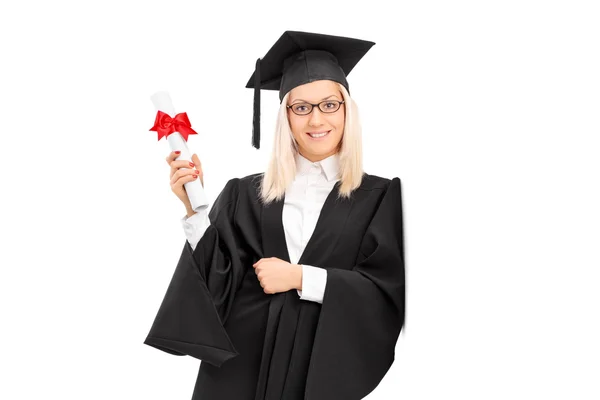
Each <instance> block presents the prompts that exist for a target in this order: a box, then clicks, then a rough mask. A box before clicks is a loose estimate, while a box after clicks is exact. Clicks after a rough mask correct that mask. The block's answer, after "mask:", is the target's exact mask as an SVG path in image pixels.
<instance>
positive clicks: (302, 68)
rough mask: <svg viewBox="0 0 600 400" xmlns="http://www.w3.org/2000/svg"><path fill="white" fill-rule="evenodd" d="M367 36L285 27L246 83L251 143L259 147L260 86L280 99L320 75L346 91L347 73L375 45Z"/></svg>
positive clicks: (347, 86) (347, 88)
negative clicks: (250, 102)
mask: <svg viewBox="0 0 600 400" xmlns="http://www.w3.org/2000/svg"><path fill="white" fill-rule="evenodd" d="M374 44H375V43H374V42H370V41H367V40H360V39H353V38H348V37H343V36H332V35H323V34H318V33H310V32H297V31H285V32H284V33H283V35H281V37H280V38H279V40H277V42H276V43H275V44H274V45H273V47H271V49H270V50H269V51H268V52H267V54H266V55H265V56H264V57H263V58H262V59H260V58H259V59H257V60H256V69H255V71H254V73H253V74H252V76H251V77H250V80H249V81H248V83H247V84H246V87H247V88H254V119H253V128H252V146H254V147H256V148H257V149H259V148H260V89H267V90H279V101H280V102H281V101H282V100H283V97H284V96H285V95H286V94H287V92H289V91H290V90H292V89H293V88H295V87H296V86H300V85H303V84H305V83H309V82H313V81H318V80H322V79H327V80H332V81H335V82H339V83H341V84H342V85H344V87H345V88H346V90H348V93H350V88H349V85H348V82H347V81H346V76H348V74H349V73H350V71H352V68H354V66H355V65H356V64H357V63H358V62H359V61H360V59H361V58H362V57H363V56H364V55H365V54H366V53H367V51H369V49H370V48H371V47H372V46H373V45H374Z"/></svg>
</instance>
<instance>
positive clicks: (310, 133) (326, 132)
mask: <svg viewBox="0 0 600 400" xmlns="http://www.w3.org/2000/svg"><path fill="white" fill-rule="evenodd" d="M329 132H331V129H330V130H328V131H315V132H306V134H307V135H308V136H310V137H311V138H313V139H320V138H323V137H325V136H327V135H328V134H329ZM322 133H325V135H324V136H321V137H313V136H312V134H322Z"/></svg>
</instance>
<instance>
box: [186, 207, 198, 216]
mask: <svg viewBox="0 0 600 400" xmlns="http://www.w3.org/2000/svg"><path fill="white" fill-rule="evenodd" d="M185 212H186V216H187V218H189V217H191V216H192V215H194V214H196V211H194V210H192V207H189V208H188V207H186V208H185Z"/></svg>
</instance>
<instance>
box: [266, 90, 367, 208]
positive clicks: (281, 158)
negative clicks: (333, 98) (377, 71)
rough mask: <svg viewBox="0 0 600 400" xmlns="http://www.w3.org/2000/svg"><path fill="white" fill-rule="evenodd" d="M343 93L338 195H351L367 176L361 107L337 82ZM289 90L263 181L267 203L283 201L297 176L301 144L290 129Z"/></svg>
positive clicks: (280, 114) (281, 109) (284, 100)
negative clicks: (288, 112) (299, 145)
mask: <svg viewBox="0 0 600 400" xmlns="http://www.w3.org/2000/svg"><path fill="white" fill-rule="evenodd" d="M336 84H337V86H338V88H339V90H340V91H341V92H342V97H343V99H344V104H345V106H346V115H345V119H344V132H343V135H342V138H341V140H340V143H339V145H338V148H337V153H338V155H339V164H340V181H341V182H340V186H339V190H338V199H339V198H342V197H343V198H349V197H350V195H351V193H352V191H353V190H355V189H356V188H358V187H359V186H360V184H361V182H362V178H363V175H364V171H363V167H362V128H361V125H360V117H359V114H358V107H357V105H356V103H355V102H354V100H353V99H352V98H351V97H350V94H349V93H348V91H347V90H346V88H345V87H344V86H343V85H341V84H339V83H337V82H336ZM289 95H290V92H288V93H286V95H285V97H284V98H283V100H282V101H281V107H280V108H279V114H278V117H277V124H276V126H275V138H274V140H273V151H272V153H271V158H270V160H269V164H268V166H267V169H266V171H265V173H264V174H263V175H262V180H261V182H260V199H261V200H262V202H263V203H264V204H268V203H270V202H271V201H273V200H281V199H282V198H283V195H284V194H285V191H286V189H287V187H288V186H289V185H290V184H291V183H292V182H293V181H294V179H295V178H296V159H295V157H296V154H298V144H297V143H296V140H295V139H294V135H293V133H292V130H291V128H290V123H289V120H288V114H287V108H286V105H287V100H288V97H289Z"/></svg>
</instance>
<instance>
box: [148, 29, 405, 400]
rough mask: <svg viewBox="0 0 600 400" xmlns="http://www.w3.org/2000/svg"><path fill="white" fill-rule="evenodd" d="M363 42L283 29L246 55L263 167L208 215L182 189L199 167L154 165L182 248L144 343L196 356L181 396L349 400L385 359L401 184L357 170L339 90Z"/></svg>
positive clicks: (399, 264) (396, 321) (356, 131)
mask: <svg viewBox="0 0 600 400" xmlns="http://www.w3.org/2000/svg"><path fill="white" fill-rule="evenodd" d="M373 44H374V43H372V42H367V41H361V40H358V39H350V38H344V37H337V36H329V35H318V34H313V33H305V32H290V31H287V32H285V33H284V34H283V36H282V37H281V38H280V39H279V41H278V42H277V43H276V44H275V45H274V46H273V47H272V48H271V50H269V52H268V53H267V55H265V57H264V58H263V59H262V60H260V59H259V61H258V62H257V68H256V71H255V73H254V75H253V77H251V79H250V82H249V83H248V86H247V87H254V88H255V93H257V92H259V89H260V88H263V89H278V90H279V96H280V100H281V108H280V112H279V118H278V124H277V131H276V135H275V143H274V149H273V154H272V158H271V160H270V163H269V166H268V169H267V171H266V172H265V173H258V174H252V175H248V176H246V177H244V178H233V179H231V180H229V182H227V184H226V185H225V188H224V189H223V191H222V192H221V193H220V194H219V196H218V197H217V199H216V200H215V203H214V205H213V207H212V208H211V210H210V213H209V214H208V219H207V218H206V217H207V216H206V214H205V213H198V214H195V213H194V212H193V211H192V210H191V206H190V204H189V200H188V199H187V196H186V194H185V190H184V188H183V184H184V183H186V182H189V181H191V180H193V179H201V181H202V169H201V164H200V160H199V159H198V157H197V156H196V155H194V156H193V164H194V165H193V167H194V169H191V168H190V166H191V165H189V162H187V161H178V160H176V158H177V155H176V154H174V153H172V154H170V155H169V156H168V157H167V162H168V163H169V165H170V166H171V186H172V190H173V191H174V192H175V194H176V195H177V196H178V197H179V198H180V200H181V201H182V202H183V203H184V205H185V207H186V210H187V215H186V217H184V218H182V223H183V225H184V228H185V231H186V236H187V240H186V243H185V245H184V248H183V251H182V254H181V257H180V259H179V263H178V265H177V268H176V270H175V273H174V275H173V278H172V280H171V283H170V285H169V288H168V289H167V293H166V295H165V298H164V300H163V302H162V305H161V307H160V309H159V311H158V314H157V316H156V319H155V321H154V324H153V326H152V328H151V330H150V333H149V334H148V337H147V338H146V340H145V342H144V343H146V344H148V345H150V346H153V347H156V348H158V349H160V350H163V351H166V352H168V353H171V354H175V355H190V356H192V357H196V358H198V359H200V360H202V361H203V362H202V363H201V364H200V370H199V374H198V379H197V381H196V386H195V390H194V394H193V397H192V398H193V400H200V399H203V400H213V399H224V400H227V399H236V400H245V399H248V400H267V399H269V400H275V399H277V400H279V399H285V400H296V399H297V400H300V399H303V400H304V399H306V400H332V399H335V400H337V399H340V400H342V399H343V400H348V399H362V398H364V397H365V396H366V395H367V394H368V393H370V392H371V391H372V390H373V389H374V388H375V387H376V386H377V385H378V384H379V382H380V381H381V379H382V378H383V377H384V376H385V374H386V372H387V371H388V369H389V367H390V366H391V364H392V363H393V360H394V349H395V345H396V342H397V339H398V335H399V333H400V330H401V328H402V326H403V323H404V299H405V291H404V248H403V230H402V204H401V189H400V180H399V179H398V178H393V179H392V180H390V179H386V178H381V177H378V176H375V175H369V174H366V173H364V172H363V171H362V167H361V164H362V158H361V132H360V124H359V120H358V113H357V109H356V105H355V103H354V101H353V100H352V99H351V98H350V95H349V89H348V87H349V86H348V83H347V81H346V75H347V74H348V73H349V71H350V70H351V69H352V68H353V67H354V65H355V64H356V63H357V62H358V60H360V58H361V57H362V56H363V55H364V54H365V53H366V52H367V51H368V49H369V48H370V47H371V46H372V45H373ZM261 75H262V79H261ZM258 99H259V97H258V95H255V121H254V131H253V145H254V146H255V147H257V148H258V144H259V138H260V136H259V133H260V132H259V129H258V128H259V122H258V113H257V112H256V110H257V109H258ZM323 133H325V135H323Z"/></svg>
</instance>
